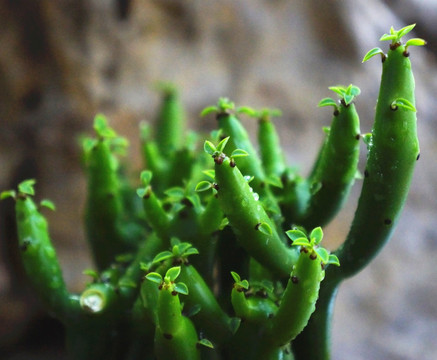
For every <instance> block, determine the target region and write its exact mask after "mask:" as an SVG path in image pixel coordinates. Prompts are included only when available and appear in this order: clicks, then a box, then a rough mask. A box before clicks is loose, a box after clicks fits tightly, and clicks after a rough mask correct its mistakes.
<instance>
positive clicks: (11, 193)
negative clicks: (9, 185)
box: [0, 190, 17, 200]
mask: <svg viewBox="0 0 437 360" xmlns="http://www.w3.org/2000/svg"><path fill="white" fill-rule="evenodd" d="M16 196H17V193H16V191H15V190H5V191H2V192H1V194H0V200H4V199H7V198H10V197H12V198H14V199H15V197H16Z"/></svg>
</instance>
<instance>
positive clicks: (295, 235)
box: [285, 229, 307, 242]
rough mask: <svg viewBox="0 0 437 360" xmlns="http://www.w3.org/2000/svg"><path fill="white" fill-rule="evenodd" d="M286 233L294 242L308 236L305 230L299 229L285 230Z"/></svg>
mask: <svg viewBox="0 0 437 360" xmlns="http://www.w3.org/2000/svg"><path fill="white" fill-rule="evenodd" d="M285 234H286V235H287V236H288V237H289V239H290V240H291V241H293V242H294V241H295V240H297V239H300V238H304V239H306V238H307V235H306V234H305V233H304V232H303V231H301V230H298V229H293V230H288V231H286V232H285Z"/></svg>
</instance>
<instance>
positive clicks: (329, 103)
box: [317, 98, 337, 108]
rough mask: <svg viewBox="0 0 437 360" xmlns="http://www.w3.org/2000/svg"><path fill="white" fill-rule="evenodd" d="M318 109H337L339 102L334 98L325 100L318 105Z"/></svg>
mask: <svg viewBox="0 0 437 360" xmlns="http://www.w3.org/2000/svg"><path fill="white" fill-rule="evenodd" d="M317 106H318V107H325V106H333V107H335V108H337V102H336V101H335V100H334V99H332V98H324V99H322V100H320V102H319V103H318V104H317Z"/></svg>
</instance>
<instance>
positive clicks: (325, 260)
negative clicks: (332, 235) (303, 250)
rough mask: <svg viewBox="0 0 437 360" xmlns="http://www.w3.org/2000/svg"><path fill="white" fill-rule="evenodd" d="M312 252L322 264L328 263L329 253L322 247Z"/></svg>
mask: <svg viewBox="0 0 437 360" xmlns="http://www.w3.org/2000/svg"><path fill="white" fill-rule="evenodd" d="M314 251H315V252H316V254H317V256H318V257H319V259H320V260H321V261H322V263H323V264H325V265H326V264H327V263H328V261H329V251H328V250H326V249H325V248H323V247H319V248H317V249H315V250H314Z"/></svg>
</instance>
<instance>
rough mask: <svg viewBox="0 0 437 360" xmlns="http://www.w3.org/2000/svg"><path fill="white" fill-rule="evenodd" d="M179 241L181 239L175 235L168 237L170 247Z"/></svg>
mask: <svg viewBox="0 0 437 360" xmlns="http://www.w3.org/2000/svg"><path fill="white" fill-rule="evenodd" d="M180 243H181V241H180V240H179V239H178V238H177V237H176V236H172V238H171V239H170V245H171V246H172V247H175V246H179V244H180Z"/></svg>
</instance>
